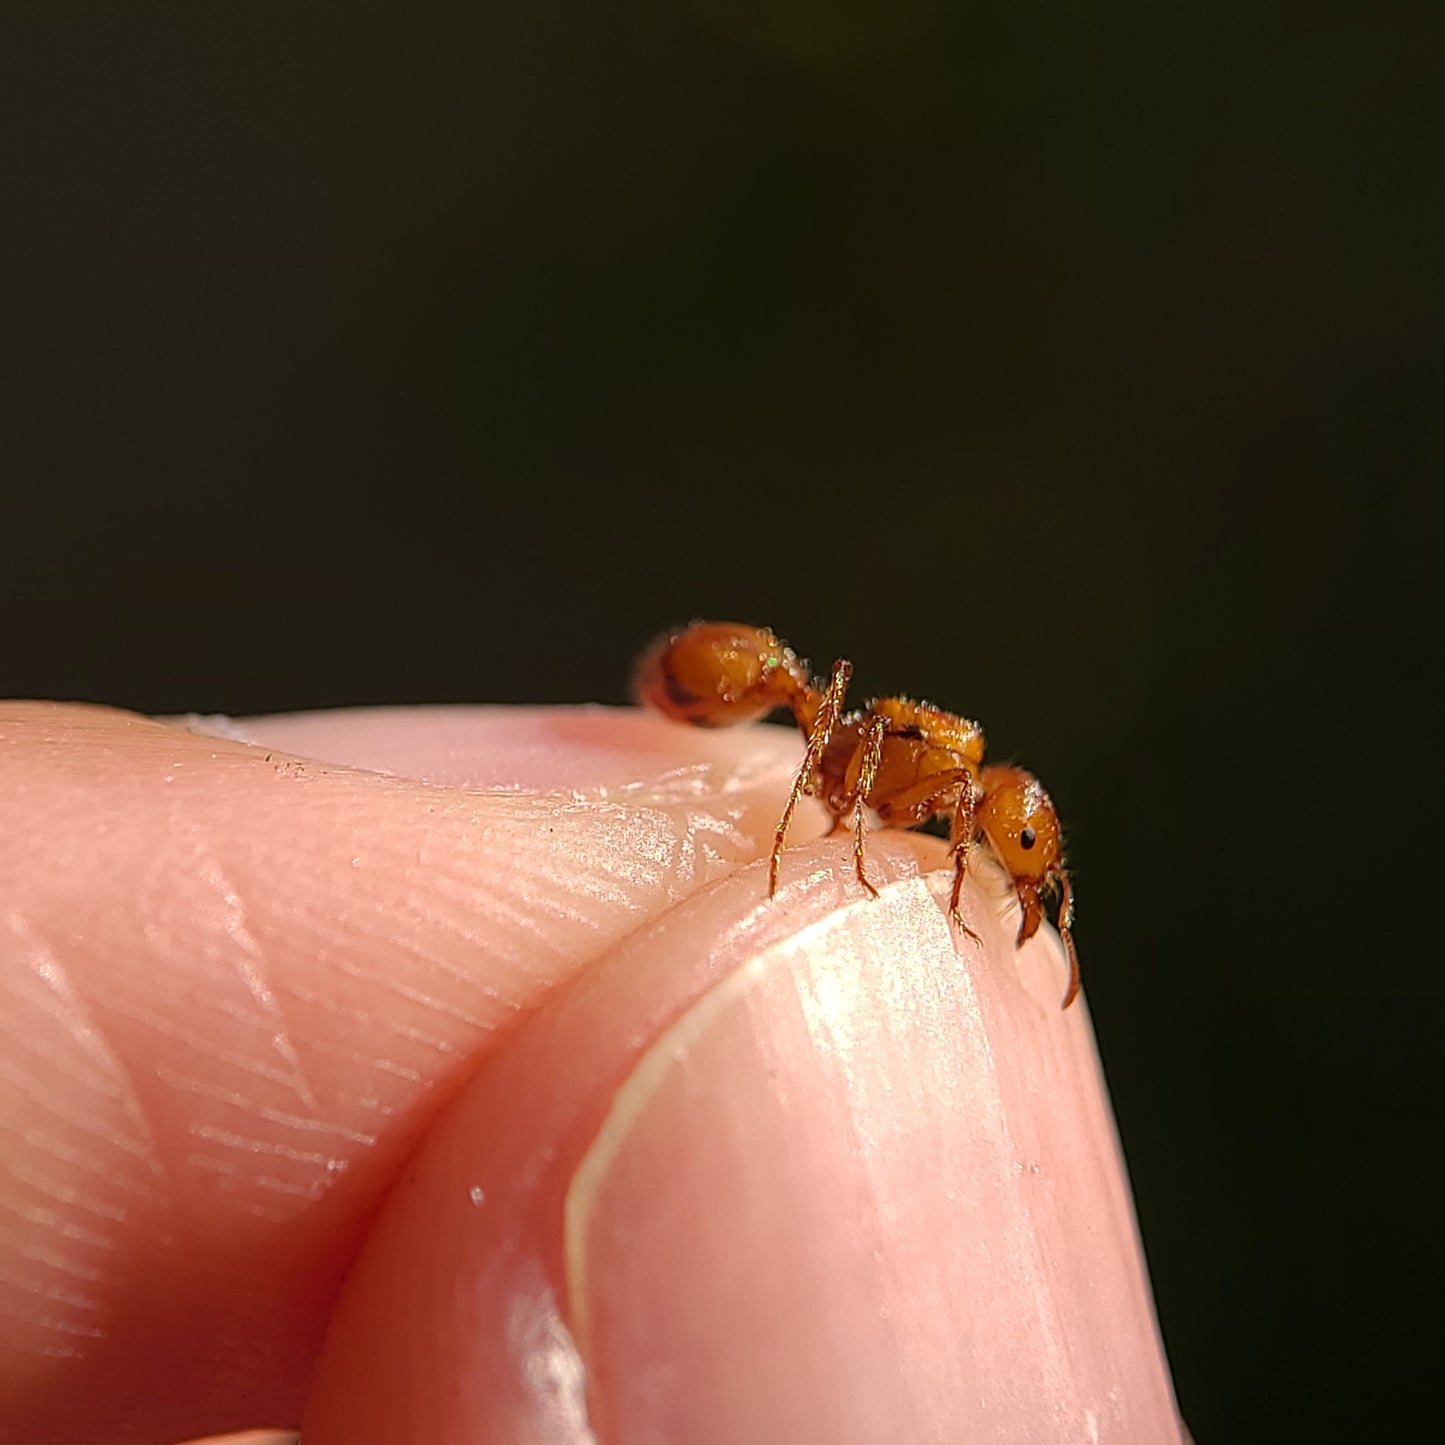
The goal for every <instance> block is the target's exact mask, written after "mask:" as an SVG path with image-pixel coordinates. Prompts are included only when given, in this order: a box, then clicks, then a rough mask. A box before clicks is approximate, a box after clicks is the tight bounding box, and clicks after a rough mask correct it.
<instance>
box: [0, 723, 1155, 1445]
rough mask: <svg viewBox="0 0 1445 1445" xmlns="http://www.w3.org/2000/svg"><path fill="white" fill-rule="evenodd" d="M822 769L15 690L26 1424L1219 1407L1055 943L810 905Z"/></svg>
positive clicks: (700, 1427) (10, 1137)
mask: <svg viewBox="0 0 1445 1445" xmlns="http://www.w3.org/2000/svg"><path fill="white" fill-rule="evenodd" d="M232 731H233V732H235V731H236V730H235V729H232ZM243 738H244V740H243ZM798 756H799V743H798V741H797V739H796V735H794V734H792V733H790V732H788V731H787V730H783V729H767V728H761V729H759V728H750V729H742V730H740V731H738V732H730V733H703V732H699V731H697V730H693V729H688V728H683V727H677V726H674V725H670V724H668V723H666V722H664V721H661V720H658V719H653V718H649V717H645V716H642V715H640V714H634V713H629V712H619V711H606V710H601V709H573V710H568V709H552V710H545V711H544V710H530V711H529V710H500V709H499V710H482V709H476V710H461V709H453V710H412V711H392V712H381V713H377V712H370V713H342V714H329V715H312V716H303V717H294V718H278V719H269V720H267V719H261V720H255V721H253V722H251V723H248V724H245V725H244V727H243V728H242V729H241V730H240V733H239V734H238V735H237V736H232V737H226V738H217V737H213V736H204V735H199V734H197V733H195V732H192V731H186V730H184V729H182V728H180V727H178V726H174V725H167V724H162V723H156V722H153V721H148V720H146V719H142V718H138V717H136V716H134V715H131V714H126V713H120V712H115V711H108V710H103V709H93V708H85V707H77V706H64V705H52V704H8V705H0V797H4V798H5V800H6V818H5V825H4V830H3V835H0V1133H3V1138H4V1146H3V1150H0V1442H3V1445H9V1442H11V1441H16V1442H18V1441H22V1440H23V1441H25V1442H27V1445H61V1442H64V1445H72V1442H81V1441H106V1440H111V1439H116V1440H119V1439H125V1440H128V1441H142V1442H144V1441H156V1442H160V1441H174V1440H177V1439H185V1438H191V1437H197V1436H201V1435H204V1434H207V1433H219V1432H221V1431H225V1430H235V1429H242V1428H247V1427H258V1426H274V1427H294V1426H296V1425H298V1424H299V1425H302V1426H303V1427H304V1430H305V1438H306V1440H307V1445H329V1442H340V1441H350V1442H360V1445H365V1442H369V1441H377V1442H381V1441H387V1442H395V1441H398V1440H408V1439H416V1440H427V1441H429V1442H443V1445H445V1442H450V1441H463V1440H466V1441H483V1442H485V1441H492V1440H496V1441H549V1442H572V1441H579V1442H580V1441H587V1440H597V1441H602V1442H622V1441H626V1440H632V1439H650V1438H664V1439H686V1440H689V1441H698V1442H704V1445H706V1442H711V1441H716V1442H720V1445H721V1442H734V1441H735V1442H739V1445H742V1442H753V1441H756V1440H758V1439H767V1438H776V1439H789V1440H794V1441H799V1442H804V1445H806V1442H811V1441H815V1440H816V1441H818V1442H820V1445H821V1442H823V1441H829V1442H837V1441H844V1442H853V1441H857V1442H864V1441H874V1440H878V1441H884V1440H888V1441H914V1440H917V1441H934V1440H937V1441H954V1440H958V1439H978V1440H994V1439H996V1440H1005V1439H1007V1440H1013V1439H1028V1440H1032V1441H1045V1442H1047V1441H1052V1440H1060V1441H1062V1440H1076V1439H1080V1438H1096V1439H1099V1440H1109V1441H1122V1440H1138V1441H1146V1440H1147V1441H1151V1442H1152V1441H1169V1440H1176V1439H1179V1438H1181V1436H1180V1433H1179V1426H1178V1423H1177V1419H1176V1415H1175V1409H1174V1403H1173V1398H1172V1394H1171V1391H1170V1386H1169V1381H1168V1373H1167V1367H1166V1365H1165V1364H1164V1360H1163V1355H1162V1351H1161V1349H1160V1345H1159V1340H1158V1335H1157V1330H1156V1328H1155V1324H1154V1320H1153V1314H1152V1307H1151V1305H1150V1300H1149V1293H1148V1285H1147V1280H1146V1279H1145V1276H1144V1272H1143V1266H1142V1263H1141V1259H1140V1255H1139V1249H1138V1242H1137V1238H1136V1235H1135V1231H1134V1225H1133V1218H1132V1212H1131V1209H1130V1205H1129V1200H1128V1193H1127V1185H1126V1184H1125V1182H1124V1177H1123V1173H1122V1167H1121V1165H1120V1162H1119V1157H1118V1151H1117V1145H1116V1142H1115V1139H1114V1133H1113V1126H1112V1120H1111V1117H1110V1114H1109V1111H1108V1105H1107V1101H1106V1098H1105V1095H1104V1092H1103V1088H1102V1084H1101V1082H1100V1077H1099V1072H1098V1067H1097V1061H1096V1059H1095V1056H1094V1051H1093V1041H1092V1035H1091V1034H1090V1031H1089V1027H1088V1020H1087V1014H1086V1011H1085V1009H1084V1008H1083V1007H1082V1005H1077V1006H1076V1007H1075V1008H1073V1009H1071V1010H1070V1011H1069V1013H1068V1014H1067V1015H1063V1014H1061V1013H1060V1011H1059V1007H1058V998H1059V988H1060V984H1061V981H1062V979H1063V978H1064V962H1063V959H1062V957H1061V954H1060V952H1059V948H1058V944H1057V940H1056V939H1055V938H1054V937H1053V936H1052V934H1051V933H1050V931H1049V930H1047V929H1044V930H1041V932H1040V933H1039V935H1037V936H1036V937H1035V938H1034V939H1033V940H1031V941H1030V943H1029V944H1028V945H1026V946H1025V948H1024V949H1022V950H1020V951H1018V952H1015V950H1014V934H1015V932H1016V930H1017V924H1018V913H1017V911H1016V905H1015V904H1014V903H1013V901H1012V898H1011V895H1010V893H1009V891H1008V889H1007V888H1006V886H1005V885H1004V882H1003V880H1002V879H1001V878H998V877H996V876H995V875H993V874H992V873H990V872H987V871H986V870H980V876H979V877H978V878H974V877H973V875H972V872H971V873H970V878H969V882H968V885H967V887H966V888H965V891H964V899H963V905H964V911H965V914H966V916H967V917H968V919H969V922H970V925H971V927H972V928H973V929H974V930H975V931H976V932H977V934H978V938H979V942H978V943H977V944H976V945H975V944H959V943H956V941H955V937H954V935H953V934H951V932H950V930H949V928H948V926H947V923H946V914H945V910H946V907H947V902H948V890H949V885H950V881H951V879H950V875H949V874H948V872H947V871H944V872H942V873H935V871H934V870H939V869H945V870H946V865H947V860H946V856H945V849H944V845H943V844H941V843H939V842H938V841H937V840H934V839H929V838H924V837H918V836H915V835H909V834H900V833H886V834H885V833H880V834H875V835H874V836H873V837H872V838H870V844H869V866H870V876H872V877H874V879H875V881H876V882H877V883H878V885H879V889H880V897H879V898H878V899H877V900H868V899H865V898H864V897H863V896H862V894H861V892H860V890H859V887H858V884H857V881H856V879H855V878H854V876H853V859H852V856H851V851H850V848H849V846H848V842H847V840H846V839H832V840H826V841H817V842H813V843H807V842H805V841H804V839H805V838H806V836H807V832H808V829H809V828H812V829H814V830H816V831H819V832H821V831H822V827H823V825H824V823H825V821H826V819H825V818H824V816H823V815H822V811H821V809H818V810H816V816H815V815H814V813H813V811H812V807H813V805H811V804H810V805H809V811H808V816H807V817H805V816H804V813H803V812H800V814H799V817H798V820H797V822H796V824H795V831H794V833H793V834H792V837H793V838H794V839H796V840H797V846H795V847H790V848H789V850H788V854H787V857H786V859H785V862H784V868H783V877H782V887H781V889H780V893H779V898H778V900H777V901H776V902H775V903H769V902H768V901H767V899H766V894H767V861H766V859H767V853H768V851H769V849H770V847H771V843H772V836H773V831H774V828H775V825H776V821H777V816H778V812H779V810H780V808H781V806H782V804H783V801H784V800H785V798H786V796H787V792H788V787H789V783H790V779H791V775H792V772H793V770H794V769H795V767H796V765H797V760H798Z"/></svg>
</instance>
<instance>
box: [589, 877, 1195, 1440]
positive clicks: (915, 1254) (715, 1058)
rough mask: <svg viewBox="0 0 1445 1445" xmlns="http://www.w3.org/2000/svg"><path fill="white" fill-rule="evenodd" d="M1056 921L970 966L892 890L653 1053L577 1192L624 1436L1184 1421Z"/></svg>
mask: <svg viewBox="0 0 1445 1445" xmlns="http://www.w3.org/2000/svg"><path fill="white" fill-rule="evenodd" d="M900 939H903V940H908V941H909V943H910V944H912V945H914V946H911V947H907V948H903V949H900V947H899V940H900ZM1035 942H1036V943H1037V945H1038V947H1037V948H1035V946H1034V945H1033V944H1031V945H1030V946H1029V947H1028V948H1027V949H1025V950H1024V951H1023V953H1021V954H1018V955H1015V954H1014V953H1013V951H1012V949H1011V948H998V949H996V950H995V951H996V952H997V953H998V954H1000V955H1001V956H1000V957H999V958H998V959H996V960H994V962H996V963H997V965H998V966H997V967H990V968H986V969H981V970H965V969H964V968H962V967H961V966H960V962H959V958H958V955H957V952H956V949H955V945H954V942H953V940H952V938H951V937H950V934H949V929H948V925H947V923H946V921H945V919H944V915H943V912H942V910H941V908H940V907H939V904H938V902H937V900H935V899H934V898H932V897H930V895H929V893H928V891H927V889H926V888H925V887H924V886H922V885H921V884H919V885H912V886H908V887H899V888H892V889H887V890H885V891H884V894H883V896H882V898H880V899H879V900H878V901H877V902H876V903H870V904H867V905H863V906H857V907H852V908H848V909H844V910H842V911H841V912H838V913H835V914H833V915H831V916H830V917H828V918H826V919H824V920H823V921H822V922H820V923H819V924H817V925H815V926H813V927H812V928H809V929H807V930H806V931H804V932H803V933H800V934H798V935H795V936H793V937H791V938H789V939H786V940H785V941H783V942H780V943H778V944H775V945H774V946H772V947H770V948H768V949H767V950H766V951H763V952H761V953H759V954H758V955H757V956H755V957H754V958H752V959H751V960H749V961H748V962H747V963H746V964H744V965H743V966H742V967H741V968H739V969H737V970H735V971H734V972H732V973H731V974H729V975H728V976H727V977H726V978H725V979H723V980H722V981H720V982H719V983H718V984H717V985H715V986H714V987H713V988H712V989H711V990H710V991H709V992H708V993H706V994H705V995H704V996H702V997H701V998H700V999H699V1000H698V1001H697V1002H696V1003H695V1004H693V1005H692V1006H691V1007H690V1008H689V1010H688V1011H687V1012H686V1013H685V1014H683V1015H682V1016H681V1017H680V1018H679V1019H677V1021H676V1022H675V1023H673V1024H672V1025H671V1027H670V1028H669V1029H668V1030H667V1031H666V1032H665V1033H664V1034H662V1035H661V1036H660V1037H659V1038H658V1039H657V1041H656V1042H655V1043H654V1044H653V1046H652V1047H651V1048H649V1049H648V1050H647V1052H646V1053H645V1054H643V1055H642V1056H641V1058H640V1059H639V1060H638V1062H637V1063H636V1065H635V1066H634V1067H633V1068H632V1069H631V1071H630V1072H629V1074H628V1076H627V1078H626V1079H625V1081H624V1082H623V1083H622V1085H621V1087H620V1088H619V1090H618V1092H617V1094H616V1097H615V1101H614V1104H613V1107H612V1109H611V1111H610V1113H609V1115H608V1116H607V1119H606V1121H605V1123H604V1125H603V1127H602V1128H601V1130H600V1132H599V1133H598V1135H597V1136H596V1138H595V1140H594V1141H593V1142H592V1144H591V1146H590V1148H589V1149H588V1150H587V1151H586V1153H585V1155H584V1156H583V1158H582V1162H581V1163H580V1165H579V1167H578V1169H577V1171H576V1173H575V1175H574V1177H573V1180H572V1183H571V1186H570V1189H569V1192H568V1196H567V1201H566V1210H565V1246H566V1265H567V1281H568V1290H569V1296H570V1298H569V1307H570V1312H571V1317H572V1323H573V1328H574V1332H575V1334H576V1337H577V1341H578V1346H579V1350H580V1352H581V1355H582V1358H583V1360H584V1362H585V1365H586V1369H587V1372H588V1381H589V1384H588V1399H589V1410H590V1412H591V1416H592V1422H593V1428H594V1429H595V1430H596V1432H597V1436H598V1439H599V1440H600V1441H602V1442H605V1445H621V1442H627V1441H634V1440H686V1441H688V1442H690V1445H745V1442H746V1445H755V1442H759V1441H772V1440H778V1441H784V1440H785V1441H789V1442H792V1445H808V1442H815V1441H816V1442H819V1445H822V1442H828V1445H863V1442H868V1445H872V1442H925V1441H937V1442H940V1445H943V1442H948V1445H957V1442H959V1441H964V1440H967V1441H1029V1442H1050V1441H1056V1440H1057V1441H1065V1440H1067V1441H1079V1440H1093V1441H1149V1442H1151V1445H1153V1442H1161V1441H1162V1442H1167V1441H1175V1440H1178V1439H1179V1438H1180V1436H1179V1426H1178V1422H1177V1418H1176V1412H1175V1407H1174V1402H1173V1397H1172V1392H1171V1388H1170V1384H1169V1378H1168V1372H1167V1368H1166V1366H1165V1363H1164V1358H1163V1353H1162V1348H1161V1346H1160V1342H1159V1338H1158V1334H1157V1330H1156V1327H1155V1324H1154V1318H1153V1311H1152V1306H1151V1303H1150V1298H1149V1292H1148V1285H1147V1282H1146V1279H1145V1276H1144V1271H1143V1265H1142V1261H1141V1258H1140V1253H1139V1247H1138V1241H1137V1237H1136V1233H1135V1228H1134V1221H1133V1214H1132V1210H1131V1207H1130V1202H1129V1198H1128V1193H1127V1186H1126V1185H1125V1183H1124V1177H1123V1172H1122V1165H1121V1163H1120V1160H1119V1155H1118V1150H1117V1145H1116V1143H1115V1138H1114V1133H1113V1127H1112V1121H1111V1117H1110V1114H1109V1110H1108V1105H1107V1102H1106V1098H1105V1095H1104V1092H1103V1087H1102V1082H1101V1079H1100V1076H1099V1071H1098V1066H1097V1061H1096V1059H1095V1056H1094V1052H1093V1043H1092V1038H1091V1036H1090V1034H1089V1031H1088V1027H1087V1021H1086V1018H1085V1016H1084V1015H1083V1012H1082V1009H1080V1008H1077V1007H1076V1008H1075V1009H1074V1010H1072V1011H1071V1012H1070V1014H1068V1015H1065V1014H1062V1013H1061V1012H1060V1011H1059V1009H1058V1008H1057V1003H1056V997H1055V993H1056V990H1055V987H1054V985H1055V982H1056V980H1055V978H1054V976H1053V975H1054V974H1055V973H1056V972H1057V970H1058V968H1059V966H1060V965H1059V961H1058V959H1057V957H1056V955H1055V953H1053V952H1050V950H1051V949H1054V948H1055V945H1053V943H1052V941H1051V940H1045V939H1043V938H1040V939H1038V940H1036V941H1035ZM1044 974H1047V975H1048V977H1044V976H1043V975H1044Z"/></svg>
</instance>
